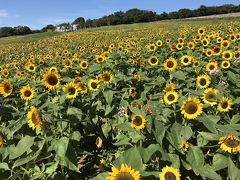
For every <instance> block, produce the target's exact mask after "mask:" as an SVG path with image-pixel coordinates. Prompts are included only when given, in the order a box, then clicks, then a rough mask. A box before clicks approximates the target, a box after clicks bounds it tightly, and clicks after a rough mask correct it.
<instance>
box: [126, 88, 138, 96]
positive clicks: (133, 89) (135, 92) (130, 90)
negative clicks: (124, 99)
mask: <svg viewBox="0 0 240 180" xmlns="http://www.w3.org/2000/svg"><path fill="white" fill-rule="evenodd" d="M128 93H129V96H131V97H135V96H136V94H137V89H136V88H135V87H131V88H130V89H129V91H128Z"/></svg>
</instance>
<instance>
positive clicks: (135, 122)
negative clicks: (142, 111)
mask: <svg viewBox="0 0 240 180" xmlns="http://www.w3.org/2000/svg"><path fill="white" fill-rule="evenodd" d="M145 124H146V120H145V118H144V117H143V116H142V115H136V116H135V117H134V118H133V119H132V121H131V126H132V127H133V128H136V129H138V130H141V129H143V128H145Z"/></svg>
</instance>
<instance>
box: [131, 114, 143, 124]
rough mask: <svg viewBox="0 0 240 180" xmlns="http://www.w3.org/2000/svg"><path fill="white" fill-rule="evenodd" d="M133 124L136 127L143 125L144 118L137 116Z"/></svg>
mask: <svg viewBox="0 0 240 180" xmlns="http://www.w3.org/2000/svg"><path fill="white" fill-rule="evenodd" d="M133 123H134V124H135V125H136V126H141V125H142V118H141V117H139V116H136V117H135V119H134V121H133Z"/></svg>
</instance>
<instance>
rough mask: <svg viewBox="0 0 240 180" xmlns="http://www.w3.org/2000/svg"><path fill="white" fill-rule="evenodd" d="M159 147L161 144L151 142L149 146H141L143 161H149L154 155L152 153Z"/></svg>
mask: <svg viewBox="0 0 240 180" xmlns="http://www.w3.org/2000/svg"><path fill="white" fill-rule="evenodd" d="M159 148H160V147H159V144H151V145H149V146H148V147H147V148H141V149H140V153H141V156H142V158H143V162H144V163H147V162H148V161H149V160H150V158H151V157H152V155H153V154H154V153H155V152H157V151H159Z"/></svg>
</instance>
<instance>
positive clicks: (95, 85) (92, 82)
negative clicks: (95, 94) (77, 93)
mask: <svg viewBox="0 0 240 180" xmlns="http://www.w3.org/2000/svg"><path fill="white" fill-rule="evenodd" d="M88 88H89V89H90V90H92V91H97V90H98V89H99V81H98V80H94V79H91V80H90V81H89V82H88Z"/></svg>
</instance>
